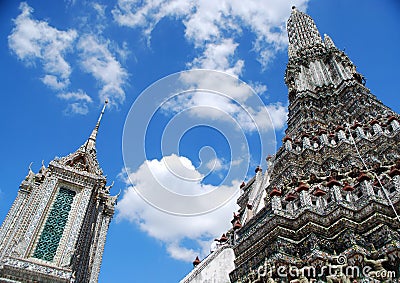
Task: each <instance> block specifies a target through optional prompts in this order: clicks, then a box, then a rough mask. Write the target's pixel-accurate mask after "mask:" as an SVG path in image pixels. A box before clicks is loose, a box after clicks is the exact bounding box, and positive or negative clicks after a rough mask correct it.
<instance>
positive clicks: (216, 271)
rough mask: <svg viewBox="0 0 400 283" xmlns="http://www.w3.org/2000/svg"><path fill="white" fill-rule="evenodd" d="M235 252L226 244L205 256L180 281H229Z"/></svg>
mask: <svg viewBox="0 0 400 283" xmlns="http://www.w3.org/2000/svg"><path fill="white" fill-rule="evenodd" d="M234 260H235V254H234V252H233V249H232V248H230V247H227V246H225V247H224V246H223V247H220V248H219V249H217V250H216V251H215V252H213V253H211V254H210V255H209V256H207V257H206V258H205V259H204V260H203V261H202V262H201V263H200V264H199V265H198V266H197V267H195V268H194V269H193V270H192V271H191V272H190V273H189V274H188V275H186V277H185V278H183V279H182V280H181V281H180V283H229V282H230V280H229V273H230V272H231V271H232V270H233V269H234V268H235V264H234Z"/></svg>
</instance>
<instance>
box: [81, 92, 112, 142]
mask: <svg viewBox="0 0 400 283" xmlns="http://www.w3.org/2000/svg"><path fill="white" fill-rule="evenodd" d="M107 103H108V99H106V100H105V101H104V106H103V109H102V110H101V112H100V116H99V119H98V120H97V123H96V126H95V127H94V129H93V131H92V133H91V134H90V137H89V139H88V141H87V143H86V147H85V149H86V150H88V149H94V147H95V145H96V138H97V133H98V131H99V128H100V122H101V119H102V118H103V114H104V111H105V110H106V106H107Z"/></svg>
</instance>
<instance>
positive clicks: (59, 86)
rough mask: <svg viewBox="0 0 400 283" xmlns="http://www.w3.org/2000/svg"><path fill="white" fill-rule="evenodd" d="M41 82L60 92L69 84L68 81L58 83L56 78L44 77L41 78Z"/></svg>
mask: <svg viewBox="0 0 400 283" xmlns="http://www.w3.org/2000/svg"><path fill="white" fill-rule="evenodd" d="M42 82H43V83H44V84H45V85H47V86H48V87H50V88H52V89H55V90H60V89H64V88H65V87H67V85H68V84H69V79H65V80H63V81H59V80H58V78H57V77H56V76H53V75H45V76H44V77H43V78H42Z"/></svg>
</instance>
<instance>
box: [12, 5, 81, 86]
mask: <svg viewBox="0 0 400 283" xmlns="http://www.w3.org/2000/svg"><path fill="white" fill-rule="evenodd" d="M19 8H20V10H21V14H20V15H19V16H18V17H17V18H16V19H15V20H14V24H15V27H14V28H13V30H12V32H11V34H10V35H9V36H8V45H9V47H10V49H11V50H12V51H13V52H14V53H15V54H16V55H17V57H18V58H19V59H21V60H23V61H25V62H26V63H27V64H28V65H35V64H36V62H37V61H39V62H40V63H41V64H42V65H43V69H44V71H45V73H47V74H46V75H45V76H44V78H43V79H42V81H43V83H45V84H46V85H48V86H49V87H51V88H55V89H61V88H64V87H66V86H67V85H68V84H69V76H70V74H71V66H70V65H69V64H68V63H67V61H66V60H65V58H64V56H65V53H67V52H68V51H69V50H70V49H72V47H73V43H74V41H75V39H76V37H77V32H76V31H75V30H68V31H61V30H58V29H56V28H54V27H51V26H50V25H49V24H48V23H47V22H45V21H37V20H34V19H32V18H31V14H32V12H33V9H32V8H31V7H30V6H29V5H28V4H27V3H25V2H23V3H21V4H20V7H19Z"/></svg>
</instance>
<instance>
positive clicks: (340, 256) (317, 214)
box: [228, 7, 400, 282]
mask: <svg viewBox="0 0 400 283" xmlns="http://www.w3.org/2000/svg"><path fill="white" fill-rule="evenodd" d="M287 31H288V35H289V49H288V53H289V62H288V64H287V69H286V75H285V83H286V84H287V86H288V90H289V103H290V104H289V117H288V122H287V124H288V127H287V130H286V136H285V138H284V139H283V145H282V146H281V148H279V150H278V151H277V152H276V154H275V155H274V156H271V157H269V158H268V163H269V167H268V170H267V172H266V174H265V177H264V178H261V177H260V178H261V179H262V180H266V181H264V182H261V183H259V184H258V185H253V183H254V180H257V174H259V173H257V174H256V178H255V179H254V178H253V179H252V181H251V182H249V183H250V184H247V185H245V186H243V188H242V189H243V191H244V192H243V194H242V196H241V197H240V199H239V201H238V204H239V205H240V206H241V209H240V210H239V214H238V215H235V217H236V218H237V220H238V221H239V222H240V225H236V226H234V225H233V227H232V230H231V231H229V233H228V234H232V235H233V236H232V238H233V241H232V242H231V245H232V247H233V250H234V253H235V257H236V259H235V269H234V270H233V271H232V272H231V273H230V280H231V282H254V280H256V279H257V278H258V279H260V280H261V281H257V282H267V280H269V281H268V282H281V280H283V281H282V282H289V281H290V280H295V281H293V282H311V279H315V280H320V281H322V282H350V281H346V280H360V279H368V280H372V279H374V280H378V282H383V281H385V280H387V279H388V277H393V276H394V275H395V276H396V277H397V278H398V277H399V275H400V274H399V263H400V259H399V256H400V234H399V229H400V218H399V217H398V215H397V212H400V147H399V141H400V125H399V115H398V114H396V113H394V112H393V111H392V110H391V109H390V108H388V107H386V106H385V105H383V104H382V103H381V102H380V101H379V100H378V99H377V98H376V97H375V96H374V95H373V94H371V92H370V90H369V89H368V88H367V87H366V86H365V79H364V77H363V76H362V75H361V74H360V73H358V72H357V70H356V67H355V65H354V64H353V63H352V62H351V61H350V59H349V57H348V56H347V55H346V54H345V53H344V52H343V51H341V50H339V49H338V48H336V46H335V45H334V43H333V41H332V39H331V38H330V37H329V36H327V35H325V36H324V39H322V38H321V36H320V34H319V32H318V29H317V27H316V25H315V23H314V21H313V20H312V19H311V17H310V16H308V15H306V14H305V13H303V12H300V11H298V10H297V9H296V8H295V7H293V10H292V14H291V16H290V18H289V20H288V22H287ZM260 184H261V186H263V189H265V198H264V203H263V204H262V205H261V206H260V205H259V203H258V202H255V201H257V198H254V197H253V198H252V197H251V196H252V195H259V193H254V192H253V191H254V190H256V191H257V192H258V191H259V188H260V187H259V186H260ZM254 207H257V209H256V211H252V210H254ZM249 216H250V217H249ZM234 223H236V224H237V221H236V222H235V221H232V224H234ZM339 265H341V266H342V268H343V269H342V270H340V268H339ZM324 266H325V267H329V266H331V267H333V266H335V267H336V269H334V271H333V272H332V269H329V270H328V269H327V268H326V269H324V268H323V267H324ZM355 266H358V267H359V268H358V271H359V273H358V274H355V273H354V272H356V271H354V272H353V273H351V274H350V273H349V272H347V271H345V270H346V268H347V270H350V269H351V268H353V267H355ZM365 266H368V267H369V270H368V271H367V272H364V273H363V272H362V268H363V267H365ZM290 267H292V269H293V268H295V269H297V270H300V272H299V273H297V274H296V272H289V270H290ZM257 270H258V271H257ZM266 270H268V272H265V271H266ZM307 270H309V271H307ZM354 270H356V269H354ZM379 270H380V271H381V272H380V273H379ZM301 271H302V272H304V271H307V272H304V273H305V274H304V273H303V274H301ZM382 271H384V272H386V274H387V275H386V278H385V277H382ZM388 271H393V272H394V273H393V272H392V273H388ZM332 273H334V274H332ZM260 274H261V275H260ZM283 274H285V276H284V275H283ZM302 275H305V276H302ZM296 280H297V281H296ZM338 280H342V281H338ZM351 282H353V281H351ZM357 282H360V281H357ZM369 282H373V281H369Z"/></svg>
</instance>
